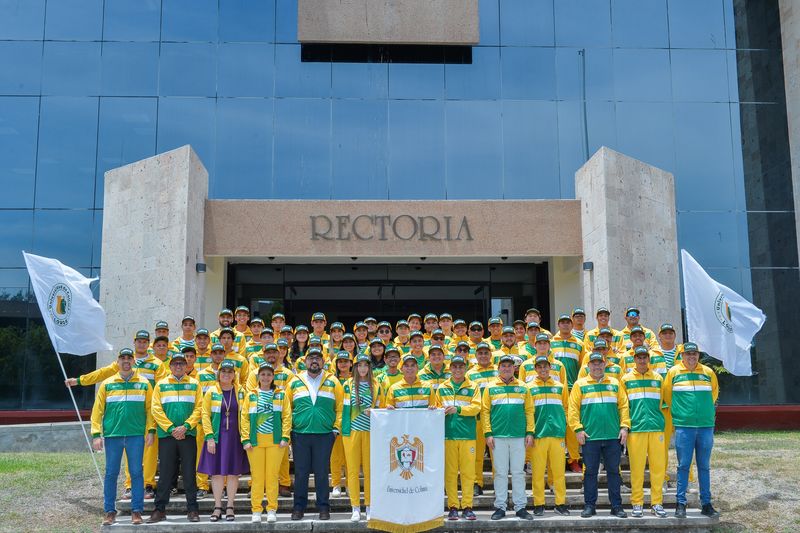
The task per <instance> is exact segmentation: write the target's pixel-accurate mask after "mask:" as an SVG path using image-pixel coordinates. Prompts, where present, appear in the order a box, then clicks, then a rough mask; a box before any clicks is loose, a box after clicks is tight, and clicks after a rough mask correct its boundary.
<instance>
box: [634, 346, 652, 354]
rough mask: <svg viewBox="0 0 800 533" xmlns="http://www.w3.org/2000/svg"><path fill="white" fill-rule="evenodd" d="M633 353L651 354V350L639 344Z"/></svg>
mask: <svg viewBox="0 0 800 533" xmlns="http://www.w3.org/2000/svg"><path fill="white" fill-rule="evenodd" d="M633 355H647V356H649V355H650V350H648V349H647V348H646V347H645V346H637V347H636V348H634V350H633Z"/></svg>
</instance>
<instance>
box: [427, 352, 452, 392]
mask: <svg viewBox="0 0 800 533" xmlns="http://www.w3.org/2000/svg"><path fill="white" fill-rule="evenodd" d="M449 377H450V372H449V371H448V370H447V365H446V364H445V360H444V350H443V349H442V347H441V346H439V345H433V346H431V347H430V348H428V362H427V363H425V365H424V366H423V367H422V368H421V369H420V371H419V379H420V381H422V382H423V383H427V384H428V385H430V386H431V387H433V389H434V390H436V389H438V388H439V386H440V385H441V384H442V383H443V382H444V381H445V380H447V378H449Z"/></svg>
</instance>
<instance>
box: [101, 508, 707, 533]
mask: <svg viewBox="0 0 800 533" xmlns="http://www.w3.org/2000/svg"><path fill="white" fill-rule="evenodd" d="M579 512H580V511H578V510H574V511H572V514H571V515H570V516H558V515H556V514H555V513H553V511H552V510H548V511H546V512H545V514H544V516H543V517H541V518H535V519H534V520H533V521H532V522H528V521H524V520H520V519H518V518H516V517H515V516H513V514H512V513H509V514H508V515H507V517H506V518H504V519H503V520H497V521H492V520H489V515H490V514H491V512H490V511H477V512H476V514H477V515H478V520H476V521H472V522H470V521H466V520H458V521H453V522H451V521H443V523H442V527H441V528H438V529H435V530H434V531H435V532H438V533H444V532H453V533H456V532H458V533H478V532H484V531H487V532H489V531H491V532H507V531H508V532H512V531H513V532H528V531H531V530H532V529H534V528H535V529H536V530H537V531H543V532H548V533H549V532H553V533H556V532H558V533H562V532H565V531H587V532H588V531H592V532H597V533H606V532H608V533H612V532H618V531H637V532H638V531H643V530H647V531H681V532H685V533H708V532H710V531H711V530H712V528H713V527H715V526H716V525H718V524H719V519H712V518H707V517H705V516H703V515H701V514H700V513H699V511H697V510H693V509H692V510H689V511H688V512H687V518H686V519H677V518H674V517H673V516H672V512H673V511H672V509H670V508H668V509H667V512H668V513H669V516H668V517H667V518H655V517H653V516H652V515H645V517H644V518H615V517H611V516H608V514H607V512H605V511H599V512H598V514H597V516H594V517H592V518H580V516H579ZM247 513H248V514H238V515H236V521H235V522H226V521H224V520H221V521H219V522H209V521H208V514H209V513H205V512H204V513H202V514H201V515H200V522H197V523H191V522H188V521H187V520H186V517H185V516H184V515H183V513H181V514H180V515H178V514H175V515H172V516H169V517H168V519H167V520H166V521H164V522H160V523H158V524H152V525H147V526H132V525H131V524H130V517H129V516H124V517H120V518H119V520H118V521H117V523H116V524H114V525H112V526H105V527H103V528H102V530H103V531H104V532H114V533H136V532H141V531H142V528H143V527H144V529H145V530H146V531H147V532H148V533H176V532H185V533H190V532H191V533H195V532H196V533H217V532H219V531H229V532H233V531H277V532H293V533H294V532H312V531H320V532H322V531H325V532H327V531H335V532H340V533H347V532H353V533H355V532H358V533H365V532H367V531H374V530H369V529H367V523H366V521H364V520H363V519H362V521H360V522H358V523H353V522H350V513H334V514H332V515H331V520H326V521H320V520H316V518H317V516H316V515H315V514H307V515H306V518H305V519H303V520H299V521H295V522H293V521H290V520H289V515H288V514H285V513H279V514H278V522H276V523H275V524H268V523H267V522H266V515H264V516H263V517H262V522H261V523H252V522H251V521H250V519H251V515H250V514H249V511H247ZM145 518H147V515H145ZM362 518H363V513H362Z"/></svg>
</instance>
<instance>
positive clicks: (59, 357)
mask: <svg viewBox="0 0 800 533" xmlns="http://www.w3.org/2000/svg"><path fill="white" fill-rule="evenodd" d="M53 350H55V352H56V359H58V366H60V367H61V373H62V374H64V380H68V379H69V378H68V377H67V371H66V370H64V363H63V362H62V361H61V353H60V352H59V351H58V350H56V349H55V346H54V347H53ZM67 390H68V391H69V397H70V398H71V399H72V405H73V407H75V413H76V414H77V415H78V422H79V423H80V425H81V431H82V432H83V438H84V439H86V445H87V446H89V454H90V455H91V456H92V462H93V463H94V469H95V470H96V471H97V479H99V480H100V486H101V487H102V486H103V475H102V474H101V473H100V467H99V466H98V465H97V458H96V457H95V456H94V448H92V442H91V441H90V440H89V435H88V434H87V433H86V427H85V426H84V425H83V418H82V417H81V411H80V409H78V402H76V401H75V395H74V394H73V393H72V387H70V386H69V385H67Z"/></svg>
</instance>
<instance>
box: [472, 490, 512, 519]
mask: <svg viewBox="0 0 800 533" xmlns="http://www.w3.org/2000/svg"><path fill="white" fill-rule="evenodd" d="M475 486H476V487H477V485H475ZM505 516H506V512H505V511H504V510H503V509H495V510H494V512H493V513H492V516H491V519H492V520H500V519H501V518H504V517H505Z"/></svg>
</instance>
